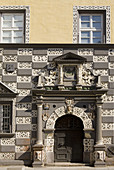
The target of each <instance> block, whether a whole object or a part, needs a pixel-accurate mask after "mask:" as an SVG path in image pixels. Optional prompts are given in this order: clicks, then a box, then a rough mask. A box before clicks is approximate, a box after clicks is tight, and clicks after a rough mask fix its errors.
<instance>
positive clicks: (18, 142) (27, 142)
mask: <svg viewBox="0 0 114 170" xmlns="http://www.w3.org/2000/svg"><path fill="white" fill-rule="evenodd" d="M16 145H30V139H16Z"/></svg>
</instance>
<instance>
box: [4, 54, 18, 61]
mask: <svg viewBox="0 0 114 170" xmlns="http://www.w3.org/2000/svg"><path fill="white" fill-rule="evenodd" d="M3 61H4V62H17V56H16V55H8V56H3Z"/></svg>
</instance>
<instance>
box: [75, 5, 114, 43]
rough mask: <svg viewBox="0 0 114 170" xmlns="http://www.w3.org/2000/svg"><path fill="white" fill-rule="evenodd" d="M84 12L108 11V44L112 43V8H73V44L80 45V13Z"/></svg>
mask: <svg viewBox="0 0 114 170" xmlns="http://www.w3.org/2000/svg"><path fill="white" fill-rule="evenodd" d="M83 10H87V11H90V10H92V11H93V10H94V11H95V10H96V11H106V43H107V44H108V43H110V37H111V36H110V34H111V32H110V6H74V7H73V43H74V44H76V43H78V12H79V11H83Z"/></svg>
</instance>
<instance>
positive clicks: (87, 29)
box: [79, 13, 103, 44]
mask: <svg viewBox="0 0 114 170" xmlns="http://www.w3.org/2000/svg"><path fill="white" fill-rule="evenodd" d="M81 16H90V28H81ZM92 16H101V28H100V29H96V28H94V27H92ZM81 31H89V32H90V43H89V44H93V35H92V34H93V31H100V32H101V43H103V14H95V13H92V14H80V15H79V43H82V42H81ZM101 43H100V44H101Z"/></svg>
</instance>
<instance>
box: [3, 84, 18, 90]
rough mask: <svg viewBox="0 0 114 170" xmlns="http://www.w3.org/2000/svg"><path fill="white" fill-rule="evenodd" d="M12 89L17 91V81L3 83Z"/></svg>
mask: <svg viewBox="0 0 114 170" xmlns="http://www.w3.org/2000/svg"><path fill="white" fill-rule="evenodd" d="M5 84H6V85H7V86H8V87H9V88H10V89H12V90H13V91H15V92H16V91H17V83H5Z"/></svg>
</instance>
